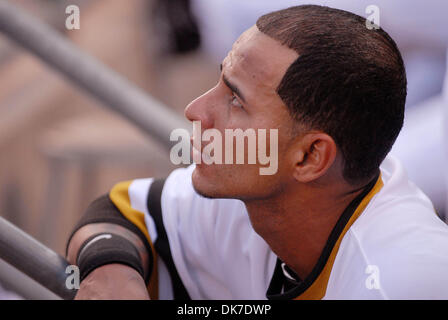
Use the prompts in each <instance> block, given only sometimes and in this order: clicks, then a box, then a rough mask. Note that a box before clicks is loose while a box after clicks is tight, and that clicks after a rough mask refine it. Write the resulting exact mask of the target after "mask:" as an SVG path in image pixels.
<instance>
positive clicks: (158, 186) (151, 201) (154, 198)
mask: <svg viewBox="0 0 448 320" xmlns="http://www.w3.org/2000/svg"><path fill="white" fill-rule="evenodd" d="M164 184H165V179H159V180H155V181H154V182H153V183H152V184H151V187H150V189H149V194H148V199H147V206H148V211H149V214H150V215H151V216H152V218H153V219H154V222H155V224H156V230H157V235H158V236H157V239H156V241H155V242H154V248H155V250H156V252H157V254H158V255H159V257H160V258H162V260H163V262H165V265H166V267H167V269H168V272H169V274H170V277H171V283H172V288H173V296H174V299H175V300H191V299H190V296H189V294H188V292H187V289H186V288H185V286H184V284H183V283H182V280H181V278H180V276H179V273H178V272H177V269H176V266H175V264H174V261H173V257H172V255H171V249H170V244H169V241H168V236H167V234H166V230H165V227H164V225H163V216H162V205H161V203H162V200H161V197H162V190H163V186H164Z"/></svg>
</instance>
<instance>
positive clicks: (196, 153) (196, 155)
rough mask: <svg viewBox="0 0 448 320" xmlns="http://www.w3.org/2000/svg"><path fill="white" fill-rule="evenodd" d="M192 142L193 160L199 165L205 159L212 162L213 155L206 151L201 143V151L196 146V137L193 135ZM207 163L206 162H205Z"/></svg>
mask: <svg viewBox="0 0 448 320" xmlns="http://www.w3.org/2000/svg"><path fill="white" fill-rule="evenodd" d="M190 144H191V157H192V159H193V162H194V163H196V164H197V165H201V164H203V163H204V159H205V160H206V161H207V162H211V160H212V159H211V157H210V156H209V155H208V154H206V153H204V152H203V150H204V146H203V145H201V152H200V151H199V150H198V149H196V148H195V144H194V139H193V138H192V137H190ZM204 164H206V163H204Z"/></svg>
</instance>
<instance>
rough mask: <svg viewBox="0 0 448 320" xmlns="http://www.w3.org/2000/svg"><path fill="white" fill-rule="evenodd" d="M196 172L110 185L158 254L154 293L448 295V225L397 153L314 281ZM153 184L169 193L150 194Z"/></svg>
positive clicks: (338, 231) (345, 218)
mask: <svg viewBox="0 0 448 320" xmlns="http://www.w3.org/2000/svg"><path fill="white" fill-rule="evenodd" d="M193 170H194V166H190V167H188V168H186V169H177V170H175V171H173V172H172V173H171V174H170V175H169V177H168V178H167V179H166V181H165V183H164V185H163V184H162V183H161V182H160V181H155V180H154V179H152V178H149V179H137V180H132V181H128V182H123V183H120V184H118V185H116V186H115V187H114V188H113V189H112V190H111V192H110V199H111V200H112V202H114V204H115V205H116V206H117V208H118V209H119V210H120V212H121V213H122V214H123V215H124V216H125V217H126V218H127V219H128V220H130V221H131V222H133V223H134V224H135V225H137V227H139V228H140V229H141V230H142V231H143V232H144V233H145V235H146V236H147V238H148V240H149V241H150V243H151V247H152V248H153V254H154V255H155V256H157V264H156V265H157V268H156V270H155V272H153V277H152V280H151V286H152V289H153V292H154V288H158V290H157V291H158V292H157V293H153V294H152V297H156V295H157V296H158V298H159V299H170V298H173V297H174V298H178V297H180V298H185V297H189V298H191V299H266V298H269V299H448V274H447V272H448V271H447V270H448V227H447V225H446V224H445V223H444V222H443V221H441V220H440V218H439V217H438V216H437V214H436V213H435V211H434V209H433V206H432V204H431V202H430V200H429V199H428V198H427V197H426V196H425V195H424V194H423V193H422V192H421V191H420V190H419V189H418V188H417V187H416V186H415V185H414V184H413V183H411V182H409V181H408V179H407V177H406V174H405V172H404V171H403V168H402V166H401V165H400V163H399V162H398V161H397V160H396V159H395V158H392V157H388V158H386V160H385V161H384V162H383V164H382V166H381V174H380V175H379V177H378V178H377V179H375V180H374V181H373V182H372V183H371V184H370V186H369V187H368V189H367V190H366V191H365V192H364V193H363V194H361V195H360V196H359V197H358V198H357V199H355V200H353V202H352V203H351V204H350V205H349V206H348V207H347V209H346V210H345V211H344V213H343V214H342V215H341V218H340V219H339V221H338V222H337V224H336V226H335V227H334V229H333V231H332V233H331V235H330V236H329V238H328V241H327V244H326V246H325V248H324V250H323V252H322V255H321V256H320V258H319V260H318V262H317V264H316V266H315V267H314V269H313V271H312V272H311V274H310V275H308V276H307V278H305V279H300V278H298V277H297V276H296V275H295V274H294V273H293V272H292V271H291V270H290V269H289V268H288V267H287V266H285V265H284V263H282V261H280V260H279V258H278V257H277V256H276V255H275V253H274V252H272V250H271V249H270V247H269V245H268V244H267V243H266V242H265V241H264V240H263V239H262V238H261V237H260V236H258V234H257V233H256V232H255V231H254V230H253V228H252V226H251V223H250V221H249V218H248V214H247V211H246V208H245V206H244V204H243V202H241V201H239V200H232V199H206V198H203V197H201V196H200V195H198V194H197V193H196V192H195V191H194V189H193V186H192V182H191V174H192V171H193ZM156 184H157V186H156ZM162 186H163V188H162ZM152 187H154V189H156V188H159V189H160V190H161V197H160V199H159V198H158V196H157V195H156V196H154V195H152V196H151V195H149V197H148V191H149V190H150V189H152ZM153 194H154V193H153ZM157 202H160V203H157ZM154 208H156V209H154ZM160 257H161V258H160ZM156 280H158V281H156ZM157 282H158V283H157ZM150 292H151V291H150Z"/></svg>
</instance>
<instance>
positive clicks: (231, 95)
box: [185, 26, 298, 200]
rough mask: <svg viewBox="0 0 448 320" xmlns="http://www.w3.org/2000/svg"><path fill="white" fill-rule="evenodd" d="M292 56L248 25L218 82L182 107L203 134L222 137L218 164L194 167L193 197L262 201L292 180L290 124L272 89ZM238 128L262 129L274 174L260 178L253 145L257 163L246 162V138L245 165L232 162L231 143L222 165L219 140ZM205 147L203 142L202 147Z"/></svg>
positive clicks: (224, 61) (293, 57)
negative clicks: (275, 136) (216, 133)
mask: <svg viewBox="0 0 448 320" xmlns="http://www.w3.org/2000/svg"><path fill="white" fill-rule="evenodd" d="M297 57H298V55H297V53H296V52H295V51H294V50H291V49H289V48H287V47H286V46H282V45H281V44H280V43H279V42H277V41H275V40H274V39H272V38H270V37H268V36H267V35H265V34H263V33H262V32H260V31H259V30H258V28H257V27H256V26H253V27H252V28H250V29H249V30H247V31H246V32H245V33H243V34H242V35H241V37H240V38H239V39H238V40H237V41H236V42H235V43H234V45H233V48H232V50H231V51H230V52H229V54H228V55H227V57H226V58H225V59H224V60H223V62H222V65H221V67H222V72H221V76H220V79H219V82H218V84H217V85H216V86H215V87H214V88H212V89H211V90H209V91H208V92H207V93H205V94H204V95H202V96H201V97H199V98H197V99H196V100H194V101H193V102H191V103H190V104H189V105H188V106H187V108H186V109H185V115H186V117H187V118H188V119H189V120H190V121H200V122H201V126H202V128H201V129H202V132H204V131H205V130H207V129H216V130H218V131H219V132H220V133H221V135H222V137H223V139H222V144H223V148H222V159H223V164H215V163H214V164H210V165H209V164H205V163H201V164H197V165H196V169H195V170H194V172H193V176H192V179H193V186H194V188H195V189H196V191H197V192H198V193H200V194H202V195H204V196H207V197H213V198H237V199H242V200H245V199H265V198H269V197H270V196H272V195H274V194H276V193H278V192H280V191H281V190H282V188H284V187H285V184H286V183H287V182H288V181H289V180H290V179H291V175H290V173H291V172H290V168H291V164H290V163H289V162H288V153H289V152H290V150H289V149H288V147H289V145H290V142H291V140H292V138H293V135H292V133H291V132H292V128H293V120H292V118H291V117H290V115H289V112H288V109H287V107H286V106H285V105H284V103H283V102H282V100H281V98H280V97H279V96H278V94H277V93H276V89H277V87H278V85H279V84H280V81H281V79H282V78H283V75H284V74H285V72H286V70H287V69H288V67H289V66H290V65H291V63H292V62H294V61H295V59H297ZM238 128H239V129H242V130H243V131H245V130H246V129H254V130H255V132H256V133H257V136H258V133H259V131H258V129H266V132H267V134H266V144H265V145H266V155H268V156H269V155H270V156H271V158H272V157H273V156H277V157H278V169H277V170H276V173H275V174H273V175H261V174H260V168H263V167H264V168H266V167H268V165H262V164H261V163H260V162H259V160H260V158H259V156H258V154H259V152H258V151H259V146H258V144H257V146H256V148H257V157H256V158H257V160H256V163H255V164H248V148H247V140H246V143H245V150H244V151H243V152H244V153H245V157H244V164H237V163H236V160H235V158H236V143H235V141H234V147H233V154H234V159H233V162H232V163H233V164H224V156H225V153H226V151H227V152H228V150H225V148H226V147H227V148H228V147H229V145H227V146H226V145H225V141H224V137H225V130H226V129H238ZM272 129H274V130H278V131H277V132H278V144H277V146H278V154H275V155H274V154H271V153H273V152H271V149H272V147H273V146H272V145H270V133H271V132H272V131H271V130H272ZM271 134H272V133H271ZM196 138H197V137H196ZM203 140H204V139H203ZM257 141H258V137H257ZM196 143H199V142H198V141H196ZM208 143H209V142H208V141H205V142H204V141H203V142H202V143H201V144H202V149H204V147H205V146H206V145H207V144H208ZM273 151H274V150H273Z"/></svg>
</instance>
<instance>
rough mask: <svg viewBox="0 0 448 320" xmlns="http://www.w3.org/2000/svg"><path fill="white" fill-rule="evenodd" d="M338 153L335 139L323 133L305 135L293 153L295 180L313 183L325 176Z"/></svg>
mask: <svg viewBox="0 0 448 320" xmlns="http://www.w3.org/2000/svg"><path fill="white" fill-rule="evenodd" d="M336 153H337V147H336V143H335V142H334V140H333V138H332V137H330V136H329V135H328V134H325V133H323V132H313V133H307V134H305V135H304V136H303V137H302V138H301V139H300V141H299V142H298V145H297V147H296V150H295V151H294V153H293V157H294V159H293V160H294V164H295V166H294V173H293V176H294V178H295V179H296V180H297V181H299V182H303V183H306V182H311V181H314V180H316V179H318V178H320V177H321V176H323V175H324V174H325V173H326V172H327V171H328V169H329V168H330V167H331V166H332V165H333V163H334V161H335V158H336Z"/></svg>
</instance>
